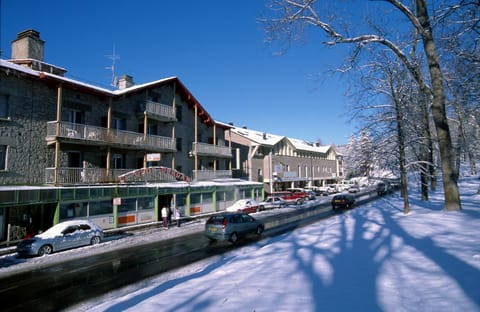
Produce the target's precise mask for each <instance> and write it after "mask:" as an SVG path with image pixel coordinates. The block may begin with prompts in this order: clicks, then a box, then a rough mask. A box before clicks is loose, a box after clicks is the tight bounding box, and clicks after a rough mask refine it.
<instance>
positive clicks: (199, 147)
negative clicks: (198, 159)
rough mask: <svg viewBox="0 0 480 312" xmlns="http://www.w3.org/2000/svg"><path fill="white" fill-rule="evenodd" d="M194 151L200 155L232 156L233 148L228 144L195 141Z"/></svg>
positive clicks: (193, 144)
mask: <svg viewBox="0 0 480 312" xmlns="http://www.w3.org/2000/svg"><path fill="white" fill-rule="evenodd" d="M192 152H193V154H194V155H195V153H196V154H197V155H199V156H215V157H227V158H228V157H232V150H231V149H230V147H228V146H220V145H213V144H207V143H200V142H193V143H192Z"/></svg>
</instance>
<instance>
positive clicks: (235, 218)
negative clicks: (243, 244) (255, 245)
mask: <svg viewBox="0 0 480 312" xmlns="http://www.w3.org/2000/svg"><path fill="white" fill-rule="evenodd" d="M264 229H265V225H264V224H263V222H261V221H259V220H257V219H255V218H254V217H252V216H251V215H249V214H247V213H245V212H224V213H222V214H218V215H214V216H211V217H210V218H209V219H208V220H207V222H206V223H205V236H207V237H208V238H209V239H210V240H212V241H217V240H219V241H226V240H228V241H230V242H231V243H235V242H237V240H238V239H239V238H240V237H243V236H246V235H248V234H256V235H261V234H262V233H263V230H264Z"/></svg>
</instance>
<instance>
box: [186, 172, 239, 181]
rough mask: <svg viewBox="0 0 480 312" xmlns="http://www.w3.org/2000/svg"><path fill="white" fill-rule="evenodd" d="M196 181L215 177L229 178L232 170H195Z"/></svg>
mask: <svg viewBox="0 0 480 312" xmlns="http://www.w3.org/2000/svg"><path fill="white" fill-rule="evenodd" d="M193 176H194V180H195V181H209V180H215V179H227V178H231V177H232V171H231V170H193Z"/></svg>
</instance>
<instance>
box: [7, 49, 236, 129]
mask: <svg viewBox="0 0 480 312" xmlns="http://www.w3.org/2000/svg"><path fill="white" fill-rule="evenodd" d="M0 67H3V68H5V69H4V70H6V71H10V70H12V71H17V72H22V73H25V74H28V75H30V76H33V77H35V78H38V79H41V80H44V81H46V82H62V83H64V84H67V85H69V86H70V87H72V88H74V89H82V90H83V91H84V92H89V93H94V94H97V95H101V96H102V95H103V96H106V97H117V96H122V95H126V94H129V93H137V92H139V91H141V90H144V89H147V88H151V87H156V86H161V85H165V84H168V83H176V85H177V88H176V92H177V93H178V94H180V95H181V96H182V98H183V99H184V100H185V102H187V104H188V105H189V107H191V108H194V107H195V106H196V107H197V109H198V115H199V117H200V118H201V119H202V121H203V123H205V124H207V125H210V126H211V125H214V124H215V125H216V126H219V127H220V128H222V129H229V128H230V127H227V125H225V124H223V123H222V124H216V123H215V120H214V119H213V118H212V117H211V116H210V114H209V113H208V112H207V110H206V109H205V108H204V107H203V106H202V105H201V104H200V102H199V101H198V100H197V99H196V98H195V97H194V96H193V94H192V93H191V92H190V91H189V90H188V89H187V88H186V87H185V85H184V84H183V83H182V82H181V81H180V79H179V78H178V77H168V78H163V79H159V80H156V81H152V82H148V83H144V84H140V85H133V86H131V87H129V88H125V89H122V90H109V89H105V88H101V87H97V86H95V85H92V84H88V83H84V82H81V81H78V80H74V79H71V78H67V77H63V76H59V75H55V74H52V73H48V72H42V71H37V70H33V69H31V68H28V67H25V66H21V65H17V64H14V63H12V62H9V61H6V60H2V59H0Z"/></svg>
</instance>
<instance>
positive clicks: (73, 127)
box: [46, 121, 177, 152]
mask: <svg viewBox="0 0 480 312" xmlns="http://www.w3.org/2000/svg"><path fill="white" fill-rule="evenodd" d="M56 139H60V140H62V141H64V142H69V143H72V144H83V145H110V146H115V147H121V148H127V149H139V150H140V149H143V150H149V151H158V152H176V150H177V149H176V145H175V140H174V139H172V138H169V137H162V136H158V135H149V134H147V135H144V134H143V133H138V132H132V131H125V130H116V129H108V128H102V127H96V126H90V125H83V124H75V123H70V122H64V121H61V122H59V123H57V122H56V121H50V122H48V123H47V137H46V140H47V143H48V144H51V143H53V142H55V140H56Z"/></svg>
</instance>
